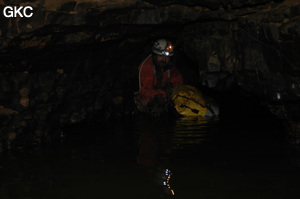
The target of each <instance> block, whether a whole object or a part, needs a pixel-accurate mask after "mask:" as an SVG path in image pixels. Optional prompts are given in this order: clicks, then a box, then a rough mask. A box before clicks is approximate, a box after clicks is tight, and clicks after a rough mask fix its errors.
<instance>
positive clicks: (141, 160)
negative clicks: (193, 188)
mask: <svg viewBox="0 0 300 199" xmlns="http://www.w3.org/2000/svg"><path fill="white" fill-rule="evenodd" d="M216 123H217V120H209V121H208V120H207V119H206V118H204V117H183V118H172V117H159V118H158V117H156V118H155V117H151V116H148V115H141V116H140V117H139V119H138V121H137V124H138V128H139V130H140V132H141V134H140V139H139V147H138V148H139V150H138V156H137V163H138V164H139V165H143V166H146V167H148V168H152V169H153V170H154V171H155V172H154V173H155V174H154V175H156V176H160V177H159V181H158V184H160V185H161V186H162V190H163V191H162V192H163V196H162V198H170V197H171V196H175V191H174V189H173V188H172V183H171V176H172V172H171V170H172V168H173V167H174V166H173V165H172V161H171V159H172V157H173V155H174V154H176V153H177V152H178V151H180V150H181V149H184V150H186V149H187V148H188V147H195V145H201V144H203V143H204V142H205V141H206V140H207V139H208V138H209V135H210V134H211V133H212V132H213V129H214V130H216V128H217V127H216V126H217V125H216Z"/></svg>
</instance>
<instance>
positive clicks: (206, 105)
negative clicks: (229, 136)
mask: <svg viewBox="0 0 300 199" xmlns="http://www.w3.org/2000/svg"><path fill="white" fill-rule="evenodd" d="M208 99H209V100H208ZM171 100H172V102H173V105H174V108H175V109H176V111H177V112H178V113H179V114H180V115H183V116H206V117H207V116H213V115H218V114H219V109H218V107H217V105H216V103H215V101H214V100H212V99H211V98H207V97H204V96H203V94H202V93H201V92H200V91H199V90H198V89H197V88H195V87H193V86H190V85H183V86H178V87H176V88H174V90H173V92H172V94H171ZM211 102H213V103H211Z"/></svg>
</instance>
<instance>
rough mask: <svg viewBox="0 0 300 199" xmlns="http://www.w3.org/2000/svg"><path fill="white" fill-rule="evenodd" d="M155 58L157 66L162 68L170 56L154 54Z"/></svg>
mask: <svg viewBox="0 0 300 199" xmlns="http://www.w3.org/2000/svg"><path fill="white" fill-rule="evenodd" d="M155 60H156V63H157V64H158V65H159V67H161V68H163V67H165V66H166V65H167V64H168V63H169V62H170V57H167V56H166V55H156V56H155Z"/></svg>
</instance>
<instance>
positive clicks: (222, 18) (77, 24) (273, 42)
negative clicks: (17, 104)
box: [0, 0, 300, 101]
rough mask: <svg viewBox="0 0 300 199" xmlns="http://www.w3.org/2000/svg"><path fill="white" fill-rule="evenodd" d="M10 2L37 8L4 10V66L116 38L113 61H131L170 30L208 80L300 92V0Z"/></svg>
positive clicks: (287, 95)
mask: <svg viewBox="0 0 300 199" xmlns="http://www.w3.org/2000/svg"><path fill="white" fill-rule="evenodd" d="M5 6H32V7H33V9H34V11H33V13H34V14H33V16H32V17H31V18H25V17H23V18H20V17H17V18H5V17H3V15H1V21H0V52H1V62H0V69H1V71H2V72H9V71H30V70H34V68H37V67H32V64H28V63H29V62H30V61H28V60H26V59H39V60H40V62H47V63H51V64H49V65H52V66H51V67H57V65H55V64H53V61H52V60H53V59H54V58H53V56H52V57H51V56H50V54H51V53H58V52H64V53H66V56H65V57H72V56H71V55H70V56H69V55H67V53H68V52H74V51H83V50H85V49H89V47H90V46H94V47H95V46H96V48H97V49H101V48H106V46H107V45H111V44H112V46H114V48H115V49H117V50H112V51H109V52H115V54H118V53H119V54H122V55H120V56H121V57H116V56H112V55H111V54H109V53H108V54H109V56H105V58H106V59H113V61H111V60H108V61H106V62H107V63H108V62H114V63H115V60H116V59H117V60H120V61H122V62H126V61H128V57H130V53H131V54H134V56H137V57H139V56H140V57H142V56H144V55H145V54H143V53H141V51H142V50H143V45H145V44H147V43H149V41H151V40H153V39H155V38H158V37H169V38H171V39H172V40H173V41H174V42H175V43H176V45H177V46H178V49H179V50H180V51H181V52H182V53H184V54H185V55H186V56H187V57H188V58H189V59H190V60H192V62H193V63H196V68H197V73H198V75H199V82H200V83H201V85H204V86H208V87H210V88H219V89H227V88H229V87H230V86H231V85H232V84H233V83H235V84H238V85H240V86H241V87H242V88H243V89H244V90H247V91H249V92H251V93H252V94H254V95H258V96H260V97H262V98H265V99H267V100H271V101H281V100H285V101H298V100H299V97H300V80H299V74H300V71H299V69H300V68H299V67H300V60H299V54H300V1H298V0H273V1H271V0H194V1H193V0H166V1H158V0H74V1H70V0H0V9H1V11H3V8H4V7H5ZM1 14H2V12H1ZM129 47H130V50H127V49H129ZM104 54H105V53H104ZM105 55H106V54H105ZM18 56H19V57H20V56H23V58H22V59H21V61H20V59H17V58H16V57H18ZM47 56H48V58H47ZM24 57H29V58H24ZM49 57H50V58H49ZM122 59H123V60H122ZM140 59H141V58H140ZM51 61H52V62H51ZM139 61H140V60H139ZM106 62H105V63H106ZM62 63H63V62H62ZM135 64H137V63H135ZM49 67H50V66H49ZM60 67H61V66H60ZM121 67H128V68H127V69H128V70H133V67H135V65H134V64H132V65H131V66H124V65H121ZM130 67H131V68H130ZM194 67H195V66H194ZM40 68H41V67H40ZM45 70H48V67H45ZM49 70H50V69H49ZM55 70H56V68H55Z"/></svg>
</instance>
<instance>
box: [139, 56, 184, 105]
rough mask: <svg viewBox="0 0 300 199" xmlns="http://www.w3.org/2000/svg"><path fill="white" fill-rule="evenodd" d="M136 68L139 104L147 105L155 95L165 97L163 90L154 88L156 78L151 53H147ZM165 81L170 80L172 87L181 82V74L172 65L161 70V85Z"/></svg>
mask: <svg viewBox="0 0 300 199" xmlns="http://www.w3.org/2000/svg"><path fill="white" fill-rule="evenodd" d="M138 69H139V84H140V90H139V92H138V101H139V104H140V105H142V106H147V104H148V102H149V101H150V100H151V99H154V97H155V96H156V95H162V96H163V97H164V98H166V91H165V90H163V89H157V88H155V87H156V86H157V80H156V76H155V66H154V63H153V58H152V55H149V56H148V57H147V58H146V59H145V60H144V61H143V62H142V64H141V65H140V66H139V68H138ZM167 82H170V83H171V85H172V87H173V88H174V87H176V86H179V85H182V84H183V79H182V76H181V74H180V73H179V71H178V70H177V68H176V67H175V66H174V65H172V67H170V68H169V69H166V70H165V71H164V72H163V76H162V82H161V87H163V86H164V85H165V84H166V83H167Z"/></svg>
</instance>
